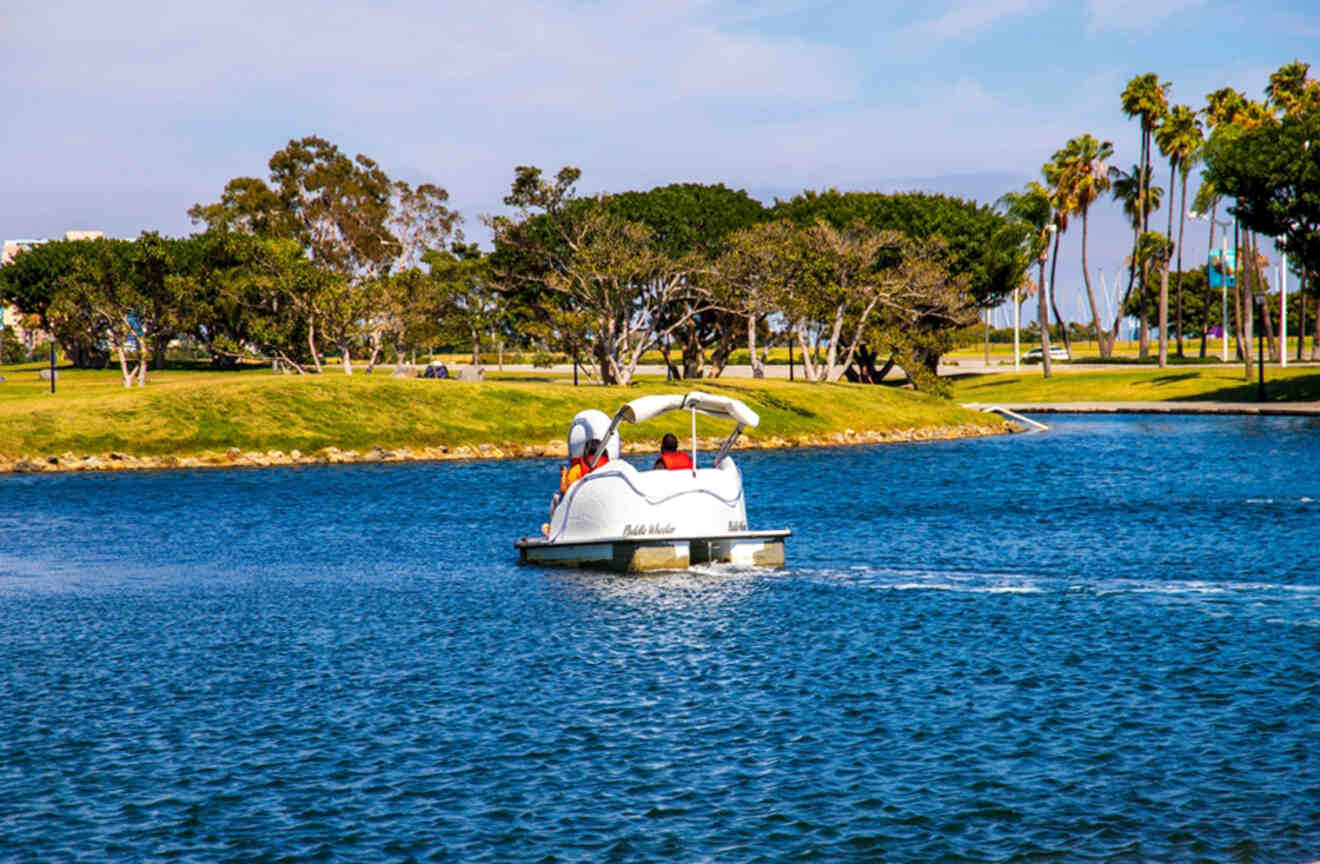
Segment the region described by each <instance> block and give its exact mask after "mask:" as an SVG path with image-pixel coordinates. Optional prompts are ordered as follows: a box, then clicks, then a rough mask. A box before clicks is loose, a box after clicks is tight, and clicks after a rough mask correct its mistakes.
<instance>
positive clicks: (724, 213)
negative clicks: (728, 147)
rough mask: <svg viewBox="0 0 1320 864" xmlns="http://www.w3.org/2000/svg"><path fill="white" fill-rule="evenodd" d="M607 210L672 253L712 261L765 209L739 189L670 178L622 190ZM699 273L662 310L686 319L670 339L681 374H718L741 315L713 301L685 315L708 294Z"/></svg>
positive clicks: (663, 346)
mask: <svg viewBox="0 0 1320 864" xmlns="http://www.w3.org/2000/svg"><path fill="white" fill-rule="evenodd" d="M607 200H608V204H609V207H610V210H611V211H612V212H614V213H615V214H616V215H618V216H619V217H621V218H623V219H625V220H628V221H634V222H641V223H643V224H644V225H646V226H647V227H648V228H650V229H651V230H652V231H653V232H654V234H655V239H656V243H657V244H658V245H659V248H660V249H661V250H663V251H664V252H665V253H666V254H667V255H669V256H670V257H673V258H680V257H682V256H685V255H694V256H696V257H697V258H699V259H700V260H702V261H704V262H706V263H708V264H709V263H711V262H713V261H715V259H716V258H718V257H719V256H720V255H721V254H722V253H723V252H724V251H725V249H726V248H727V245H728V244H727V238H728V236H729V235H730V234H731V233H732V232H734V231H738V230H741V229H743V228H746V227H748V226H750V225H754V224H756V223H757V222H759V221H760V220H761V219H762V218H763V217H764V214H765V209H764V208H763V207H762V206H761V203H760V202H759V201H757V200H756V199H754V198H752V197H751V196H749V195H748V194H747V193H746V192H744V191H742V190H736V191H735V190H732V189H728V188H726V187H725V186H723V185H715V186H706V185H701V184H697V183H675V184H671V185H669V186H660V187H656V188H655V189H651V190H650V191H648V192H623V193H620V194H617V195H611V196H610V197H609V198H608V199H607ZM701 279H702V274H701V273H700V272H697V273H694V278H693V279H692V281H691V282H690V283H689V287H690V288H691V289H692V294H691V296H683V295H680V296H678V297H676V298H675V299H674V301H673V303H672V304H671V307H670V308H667V309H664V310H662V313H661V314H662V315H663V316H664V317H666V318H671V319H672V318H676V317H684V318H685V319H686V323H685V324H684V325H683V326H681V327H679V328H678V330H676V331H675V332H674V339H673V342H674V343H675V344H677V345H678V346H679V348H680V351H681V354H682V367H681V370H679V371H680V374H681V375H682V377H684V378H695V377H700V376H701V375H703V374H706V373H707V365H706V364H707V361H708V360H709V362H710V364H711V365H710V371H711V372H712V373H713V374H714V375H719V374H720V372H721V371H722V370H723V368H724V363H725V361H726V360H727V359H728V355H729V352H730V351H731V350H732V348H733V346H734V344H735V343H736V340H737V338H738V336H739V334H740V332H741V331H742V329H743V325H744V323H745V322H744V320H743V318H744V316H743V315H742V314H741V313H739V312H736V311H733V310H731V309H728V308H724V307H723V306H722V305H721V304H718V303H716V304H713V305H711V306H710V308H708V309H707V310H706V311H705V312H702V313H700V314H697V315H687V309H688V307H689V306H691V305H692V304H693V303H694V302H695V303H698V304H699V305H706V304H703V303H702V298H703V297H705V296H708V294H709V292H708V291H707V290H706V289H707V287H708V286H704V285H702V284H700V283H701ZM669 345H670V343H669V342H668V341H666V342H664V343H662V344H661V346H660V350H661V353H662V354H663V355H664V357H665V363H666V365H667V366H669V367H670V368H671V369H673V368H674V366H673V364H671V363H670V362H669Z"/></svg>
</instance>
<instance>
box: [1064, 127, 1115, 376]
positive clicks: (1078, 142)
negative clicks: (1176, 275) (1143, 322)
mask: <svg viewBox="0 0 1320 864" xmlns="http://www.w3.org/2000/svg"><path fill="white" fill-rule="evenodd" d="M1113 155H1114V145H1113V144H1111V143H1110V142H1108V141H1097V140H1096V139H1095V138H1094V137H1093V136H1091V135H1089V134H1087V135H1079V136H1078V137H1076V138H1072V139H1070V140H1069V141H1068V143H1067V144H1065V145H1064V147H1063V149H1062V150H1059V151H1058V152H1056V153H1055V154H1054V159H1053V163H1054V164H1057V165H1058V166H1059V167H1060V169H1061V170H1060V172H1059V175H1058V182H1059V183H1060V184H1061V185H1062V186H1064V187H1066V191H1065V193H1064V195H1063V196H1062V197H1063V198H1066V199H1068V200H1070V201H1071V203H1072V207H1073V212H1074V213H1080V214H1081V215H1082V279H1083V281H1085V283H1086V298H1087V300H1088V301H1090V304H1091V322H1092V325H1093V326H1094V328H1095V341H1096V345H1097V346H1098V347H1099V349H1100V356H1101V357H1108V356H1110V354H1112V353H1113V350H1114V336H1115V335H1116V334H1114V333H1110V334H1106V333H1105V331H1104V330H1102V329H1101V328H1100V311H1099V307H1098V306H1097V305H1096V302H1095V292H1094V291H1093V290H1092V288H1091V270H1090V265H1089V264H1088V262H1087V258H1086V239H1087V218H1086V217H1087V213H1088V212H1089V210H1090V207H1091V205H1092V204H1094V203H1095V202H1096V200H1097V199H1098V198H1099V197H1100V196H1101V195H1102V194H1104V193H1105V192H1108V191H1109V186H1110V180H1109V165H1108V163H1107V162H1106V161H1105V160H1106V159H1108V158H1109V157H1110V156H1113Z"/></svg>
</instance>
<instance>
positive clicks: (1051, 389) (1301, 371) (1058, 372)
mask: <svg viewBox="0 0 1320 864" xmlns="http://www.w3.org/2000/svg"><path fill="white" fill-rule="evenodd" d="M952 383H953V391H954V399H955V400H956V401H958V402H982V403H984V402H1037V403H1039V402H1162V401H1204V402H1255V401H1256V380H1255V379H1254V378H1253V379H1252V380H1251V381H1249V382H1248V381H1246V380H1245V379H1244V377H1243V374H1242V367H1241V366H1240V365H1237V364H1234V365H1231V366H1223V367H1215V368H1205V369H1179V368H1168V369H1116V370H1112V371H1111V370H1090V369H1088V370H1071V369H1069V368H1068V367H1067V366H1063V365H1060V366H1059V367H1056V369H1055V375H1054V377H1052V378H1048V379H1046V378H1043V377H1041V372H1040V369H1039V367H1037V368H1035V369H1033V370H1032V371H1030V372H1022V373H1020V374H1013V373H1008V374H1004V373H1000V374H994V375H963V376H955V377H954V378H953V379H952ZM1265 395H1266V398H1267V400H1268V401H1271V402H1311V401H1315V400H1317V399H1320V369H1318V368H1316V367H1313V366H1312V367H1289V368H1286V369H1280V368H1278V367H1277V366H1267V367H1266V369H1265Z"/></svg>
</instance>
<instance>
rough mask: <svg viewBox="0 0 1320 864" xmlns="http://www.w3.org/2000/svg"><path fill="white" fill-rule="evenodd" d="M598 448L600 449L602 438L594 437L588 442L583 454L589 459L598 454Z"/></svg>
mask: <svg viewBox="0 0 1320 864" xmlns="http://www.w3.org/2000/svg"><path fill="white" fill-rule="evenodd" d="M598 450H600V439H599V438H592V439H591V440H590V441H588V442H587V447H586V450H585V451H584V453H583V455H585V456H586V457H587V458H588V459H590V458H592V457H593V456H595V455H596V452H597V451H598Z"/></svg>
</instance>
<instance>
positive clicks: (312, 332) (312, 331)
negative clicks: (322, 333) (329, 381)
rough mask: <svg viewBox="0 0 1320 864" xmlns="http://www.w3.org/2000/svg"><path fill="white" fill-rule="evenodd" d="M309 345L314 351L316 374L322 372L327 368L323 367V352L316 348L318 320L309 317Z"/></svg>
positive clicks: (313, 359)
mask: <svg viewBox="0 0 1320 864" xmlns="http://www.w3.org/2000/svg"><path fill="white" fill-rule="evenodd" d="M307 347H308V348H309V349H311V352H312V364H313V365H314V366H315V367H316V374H318V375H319V374H321V373H322V372H324V371H325V370H324V369H322V368H321V354H320V352H318V351H317V350H316V322H315V320H313V319H311V318H308V319H307Z"/></svg>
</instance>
